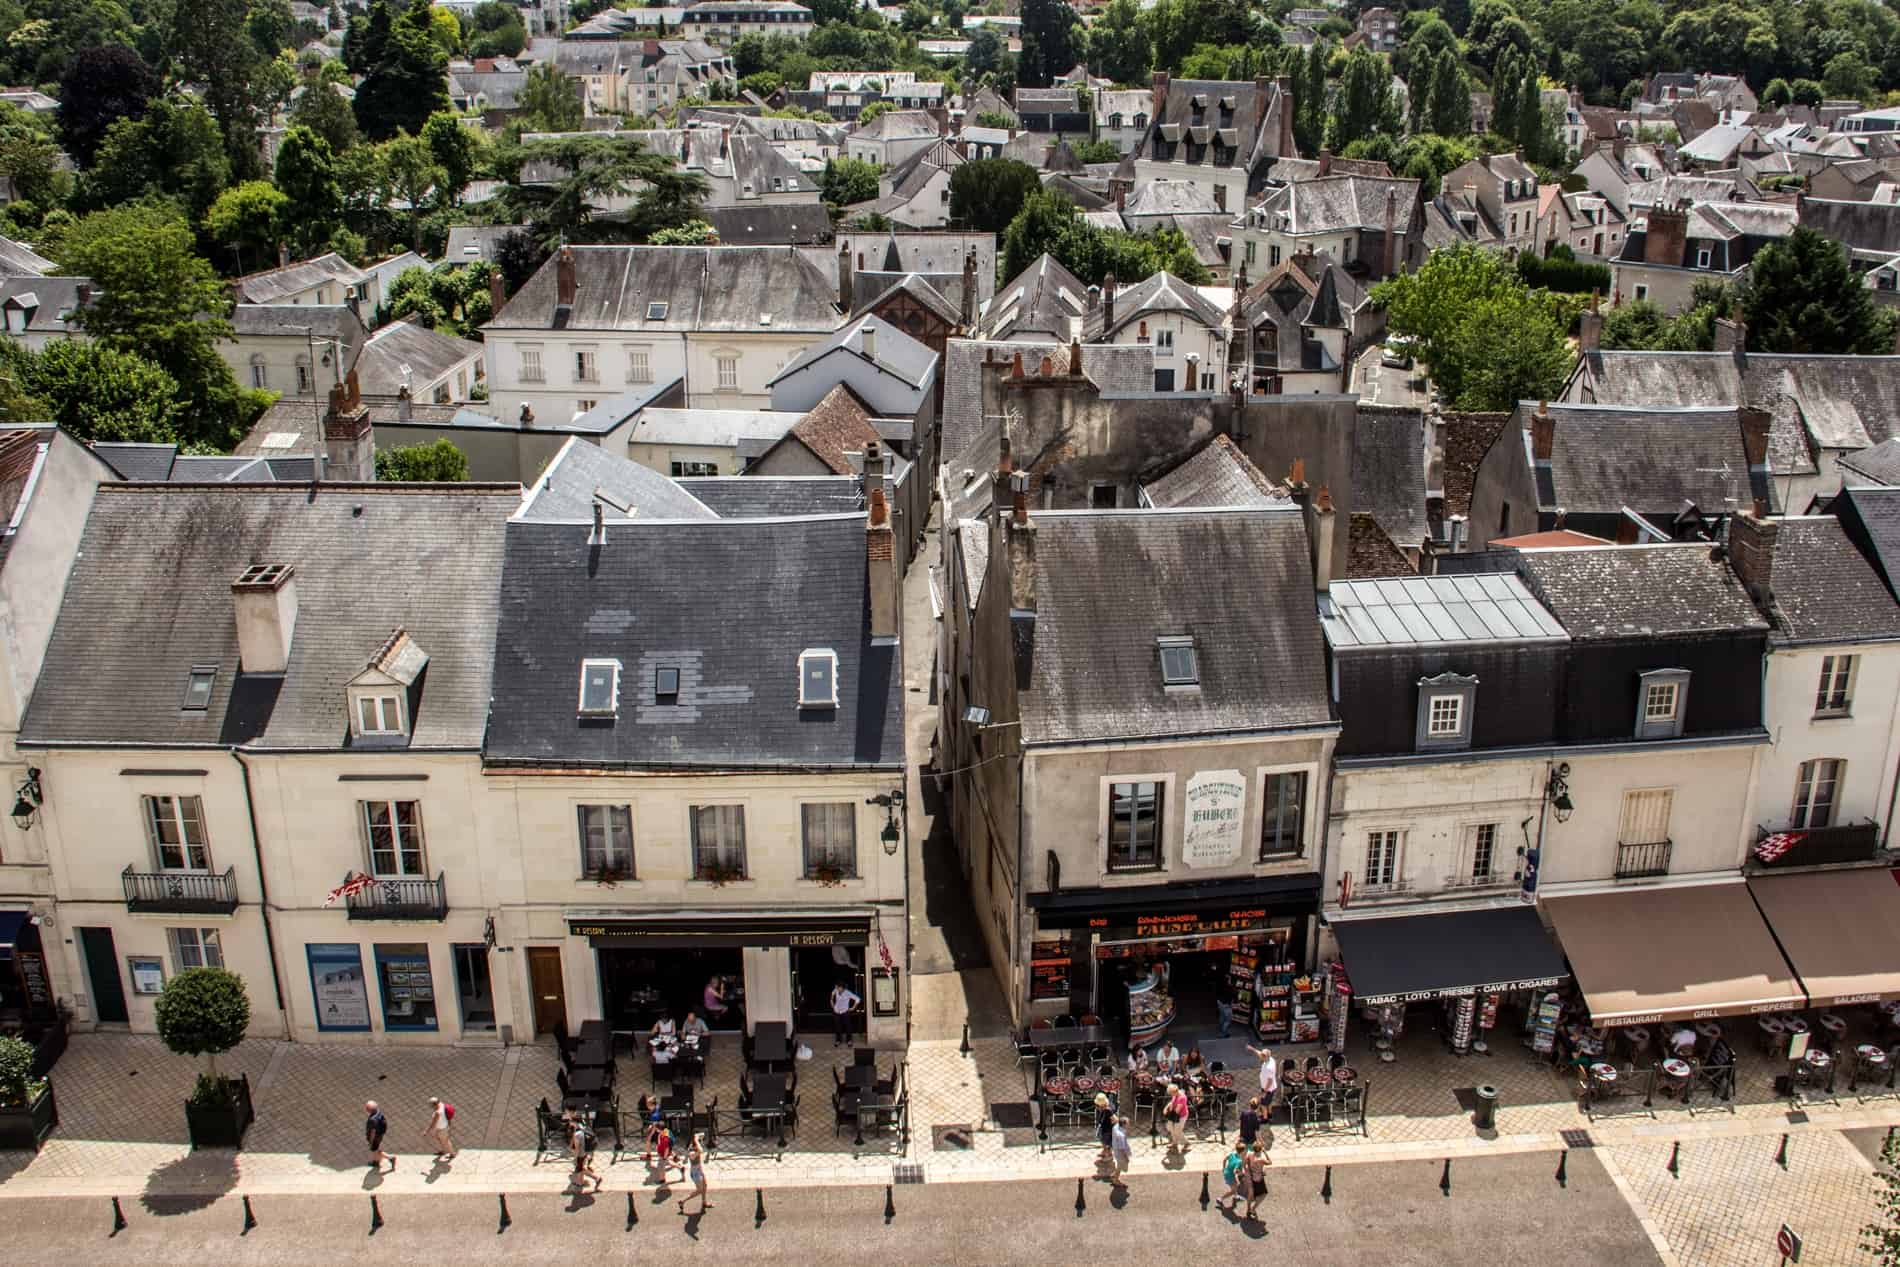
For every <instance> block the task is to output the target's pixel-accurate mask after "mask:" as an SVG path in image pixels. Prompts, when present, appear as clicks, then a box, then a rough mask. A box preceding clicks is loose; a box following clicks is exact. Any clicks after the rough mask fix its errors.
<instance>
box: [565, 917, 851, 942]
mask: <svg viewBox="0 0 1900 1267" xmlns="http://www.w3.org/2000/svg"><path fill="white" fill-rule="evenodd" d="M567 931H568V932H569V934H571V935H572V936H575V937H585V938H587V940H588V942H589V944H590V945H593V946H596V947H610V946H655V947H679V946H727V947H730V946H863V945H866V944H868V943H869V942H870V940H871V919H870V917H869V916H867V915H790V914H788V915H774V914H744V915H723V914H721V915H710V914H707V915H679V914H672V915H662V916H650V917H641V916H634V917H631V918H612V917H602V918H599V919H594V918H582V917H579V916H576V917H573V918H571V919H569V920H568V923H567Z"/></svg>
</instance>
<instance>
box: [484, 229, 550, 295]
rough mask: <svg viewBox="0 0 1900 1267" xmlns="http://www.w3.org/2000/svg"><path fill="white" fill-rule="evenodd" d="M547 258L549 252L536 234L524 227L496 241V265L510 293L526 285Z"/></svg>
mask: <svg viewBox="0 0 1900 1267" xmlns="http://www.w3.org/2000/svg"><path fill="white" fill-rule="evenodd" d="M547 258H548V253H547V252H546V251H545V250H543V249H542V247H541V244H540V243H539V242H537V241H535V238H534V235H533V234H532V233H528V232H526V231H525V230H522V229H516V230H515V231H514V232H512V233H507V234H504V235H503V236H502V239H501V241H499V242H497V243H495V267H496V268H498V269H500V270H501V279H502V284H503V286H504V288H505V290H506V292H507V293H508V294H510V295H512V294H514V293H515V292H516V291H517V290H520V289H521V288H522V286H524V285H526V284H527V281H528V279H529V278H530V277H533V276H534V275H535V273H536V272H537V271H539V269H540V267H541V265H543V264H544V263H546V262H547Z"/></svg>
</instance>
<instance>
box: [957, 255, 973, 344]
mask: <svg viewBox="0 0 1900 1267" xmlns="http://www.w3.org/2000/svg"><path fill="white" fill-rule="evenodd" d="M957 316H958V319H959V320H960V321H961V322H962V323H963V328H964V329H965V330H968V329H970V328H971V327H972V326H973V325H975V324H976V248H975V247H974V246H973V247H971V248H970V249H969V250H967V251H965V252H964V253H963V295H962V302H961V303H960V304H959V305H958V309H957Z"/></svg>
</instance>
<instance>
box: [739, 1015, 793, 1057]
mask: <svg viewBox="0 0 1900 1267" xmlns="http://www.w3.org/2000/svg"><path fill="white" fill-rule="evenodd" d="M747 1061H748V1063H750V1064H752V1065H754V1066H758V1067H763V1068H768V1069H769V1068H771V1067H773V1066H775V1065H789V1064H791V1063H792V1036H791V1030H790V1028H789V1027H788V1026H787V1025H786V1024H785V1022H783V1021H760V1022H759V1023H758V1024H757V1025H755V1026H754V1027H753V1030H752V1046H751V1051H750V1053H749V1055H748V1057H747Z"/></svg>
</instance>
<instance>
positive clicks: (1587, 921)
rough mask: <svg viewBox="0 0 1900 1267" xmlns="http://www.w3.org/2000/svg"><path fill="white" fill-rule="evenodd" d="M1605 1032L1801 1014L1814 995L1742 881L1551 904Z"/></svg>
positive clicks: (1549, 908)
mask: <svg viewBox="0 0 1900 1267" xmlns="http://www.w3.org/2000/svg"><path fill="white" fill-rule="evenodd" d="M1544 911H1545V913H1546V914H1547V915H1549V916H1550V922H1551V925H1552V926H1553V927H1554V928H1555V929H1556V930H1557V940H1558V941H1559V942H1561V943H1563V948H1564V954H1565V955H1566V956H1568V958H1569V959H1570V967H1571V971H1572V973H1573V974H1574V975H1575V977H1576V979H1577V984H1578V985H1579V986H1580V987H1582V989H1583V997H1584V999H1585V1001H1586V1002H1588V1003H1589V1005H1590V1018H1591V1020H1593V1021H1594V1022H1595V1023H1596V1024H1598V1025H1649V1024H1654V1023H1657V1022H1659V1021H1675V1020H1691V1019H1694V1018H1696V1017H1704V1016H1737V1015H1741V1014H1744V1013H1748V1012H1775V1011H1780V1010H1781V1009H1783V1008H1790V1007H1801V1006H1803V1005H1804V1004H1805V1002H1806V1000H1805V997H1804V996H1803V995H1802V993H1801V987H1800V985H1799V984H1797V983H1796V981H1795V978H1794V973H1793V972H1792V971H1791V970H1790V969H1789V967H1788V961H1787V960H1786V959H1784V958H1783V957H1782V954H1781V951H1780V950H1778V949H1777V948H1776V947H1775V939H1774V937H1773V935H1772V934H1770V933H1769V931H1768V925H1767V924H1765V923H1763V922H1762V918H1761V913H1760V912H1759V911H1757V910H1756V909H1755V903H1754V901H1753V900H1752V899H1750V897H1749V896H1748V886H1747V885H1746V884H1742V883H1740V882H1735V883H1726V884H1696V885H1683V886H1677V887H1668V888H1643V889H1624V890H1620V891H1617V892H1610V893H1588V894H1579V895H1577V896H1572V897H1550V898H1546V899H1544Z"/></svg>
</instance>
